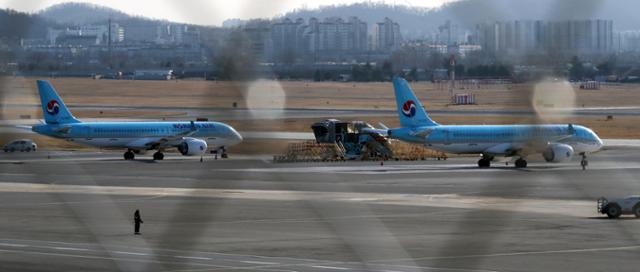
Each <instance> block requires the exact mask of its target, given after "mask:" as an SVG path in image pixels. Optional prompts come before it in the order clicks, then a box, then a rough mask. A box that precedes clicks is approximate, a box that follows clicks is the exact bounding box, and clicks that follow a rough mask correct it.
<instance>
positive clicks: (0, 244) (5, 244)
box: [0, 243, 28, 247]
mask: <svg viewBox="0 0 640 272" xmlns="http://www.w3.org/2000/svg"><path fill="white" fill-rule="evenodd" d="M0 246H8V247H28V246H27V245H22V244H7V243H0Z"/></svg>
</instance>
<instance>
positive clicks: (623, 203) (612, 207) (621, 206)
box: [598, 195, 640, 218]
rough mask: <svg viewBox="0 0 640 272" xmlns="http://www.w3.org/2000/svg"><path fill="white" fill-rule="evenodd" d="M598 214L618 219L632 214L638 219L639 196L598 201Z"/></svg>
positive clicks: (639, 211) (639, 214)
mask: <svg viewBox="0 0 640 272" xmlns="http://www.w3.org/2000/svg"><path fill="white" fill-rule="evenodd" d="M598 212H599V213H601V214H606V215H607V216H608V217H609V218H618V217H620V215H623V214H633V215H635V216H636V217H639V218H640V195H634V196H628V197H626V198H623V199H616V200H608V199H606V198H604V197H601V198H600V199H598Z"/></svg>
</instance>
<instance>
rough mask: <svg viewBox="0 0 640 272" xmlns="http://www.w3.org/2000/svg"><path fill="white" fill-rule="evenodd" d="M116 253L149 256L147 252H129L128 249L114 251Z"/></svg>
mask: <svg viewBox="0 0 640 272" xmlns="http://www.w3.org/2000/svg"><path fill="white" fill-rule="evenodd" d="M112 252H113V253H115V254H126V255H136V256H149V254H147V253H137V252H128V251H112Z"/></svg>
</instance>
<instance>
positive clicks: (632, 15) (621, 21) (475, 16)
mask: <svg viewBox="0 0 640 272" xmlns="http://www.w3.org/2000/svg"><path fill="white" fill-rule="evenodd" d="M638 10H640V1H638V0H517V1H516V0H461V1H456V2H450V3H447V4H445V5H443V6H441V7H439V8H431V9H430V8H416V7H409V6H404V5H388V4H379V3H372V2H365V3H359V4H350V5H334V6H325V7H321V8H317V9H299V10H294V11H291V12H289V13H286V14H285V15H284V16H282V17H289V18H304V19H308V18H310V17H316V18H320V19H322V18H327V17H334V16H337V17H342V18H347V17H349V16H358V17H359V18H360V19H362V20H364V21H366V22H367V23H368V24H369V25H370V26H372V25H373V24H374V23H376V22H381V21H382V20H383V19H384V18H385V17H389V18H391V19H392V20H394V21H396V22H398V23H399V24H400V27H401V29H402V31H403V32H404V34H405V35H407V36H409V37H414V38H416V37H418V38H419V37H421V36H422V35H425V34H428V33H432V32H434V31H437V29H438V27H439V26H441V25H443V24H445V22H446V21H447V20H451V22H452V23H454V24H457V25H459V26H461V27H465V28H469V29H470V28H473V26H474V25H475V24H477V23H479V22H491V21H500V20H527V19H529V20H567V19H611V20H614V28H615V29H616V30H636V29H640V16H637V14H636V13H637V11H638Z"/></svg>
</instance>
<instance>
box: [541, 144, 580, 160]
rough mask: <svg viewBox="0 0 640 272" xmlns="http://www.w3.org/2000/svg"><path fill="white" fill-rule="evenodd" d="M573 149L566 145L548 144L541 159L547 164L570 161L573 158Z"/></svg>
mask: <svg viewBox="0 0 640 272" xmlns="http://www.w3.org/2000/svg"><path fill="white" fill-rule="evenodd" d="M573 153H574V152H573V147H571V146H570V145H566V144H550V145H549V146H548V147H547V149H545V151H544V152H542V157H544V160H545V161H547V162H565V161H569V160H571V158H572V157H573Z"/></svg>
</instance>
